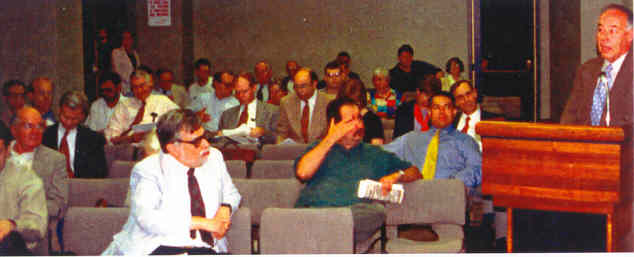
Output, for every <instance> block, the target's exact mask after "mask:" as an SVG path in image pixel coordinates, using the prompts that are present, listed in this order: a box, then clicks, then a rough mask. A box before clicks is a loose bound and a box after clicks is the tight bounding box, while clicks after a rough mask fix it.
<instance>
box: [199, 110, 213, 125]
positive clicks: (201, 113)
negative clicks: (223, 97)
mask: <svg viewBox="0 0 634 257" xmlns="http://www.w3.org/2000/svg"><path fill="white" fill-rule="evenodd" d="M196 115H197V116H198V118H199V119H200V122H201V123H205V122H208V121H210V120H211V116H209V114H207V107H204V108H202V109H200V111H198V112H196Z"/></svg>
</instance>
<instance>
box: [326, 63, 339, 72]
mask: <svg viewBox="0 0 634 257" xmlns="http://www.w3.org/2000/svg"><path fill="white" fill-rule="evenodd" d="M334 69H341V66H340V65H339V62H338V61H337V60H334V61H330V62H329V63H328V64H326V67H324V73H325V72H326V70H334Z"/></svg>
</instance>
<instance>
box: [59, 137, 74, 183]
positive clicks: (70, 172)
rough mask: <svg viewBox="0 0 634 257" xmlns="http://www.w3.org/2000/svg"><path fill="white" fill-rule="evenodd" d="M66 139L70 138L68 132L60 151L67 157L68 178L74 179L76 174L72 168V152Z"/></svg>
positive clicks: (61, 143)
mask: <svg viewBox="0 0 634 257" xmlns="http://www.w3.org/2000/svg"><path fill="white" fill-rule="evenodd" d="M66 137H68V130H66V132H64V136H63V137H62V142H60V145H59V151H60V152H61V153H63V154H64V155H65V156H66V172H67V173H68V178H74V177H75V174H74V173H73V170H72V169H71V168H70V167H71V166H70V150H69V148H68V142H67V141H66Z"/></svg>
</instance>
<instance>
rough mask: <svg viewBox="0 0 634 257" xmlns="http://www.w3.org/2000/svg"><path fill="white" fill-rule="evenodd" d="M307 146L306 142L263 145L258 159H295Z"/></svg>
mask: <svg viewBox="0 0 634 257" xmlns="http://www.w3.org/2000/svg"><path fill="white" fill-rule="evenodd" d="M307 147H308V144H281V145H264V147H263V148H262V151H261V155H260V160H295V159H297V157H299V155H300V154H302V153H303V152H304V151H305V150H306V148H307Z"/></svg>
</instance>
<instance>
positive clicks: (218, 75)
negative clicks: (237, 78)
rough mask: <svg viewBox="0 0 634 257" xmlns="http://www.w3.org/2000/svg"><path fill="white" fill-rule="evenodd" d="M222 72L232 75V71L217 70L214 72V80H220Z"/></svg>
mask: <svg viewBox="0 0 634 257" xmlns="http://www.w3.org/2000/svg"><path fill="white" fill-rule="evenodd" d="M224 74H229V75H230V76H232V77H233V76H234V75H233V73H232V72H230V71H227V70H224V71H219V72H216V73H214V82H216V81H218V82H222V75H224Z"/></svg>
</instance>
